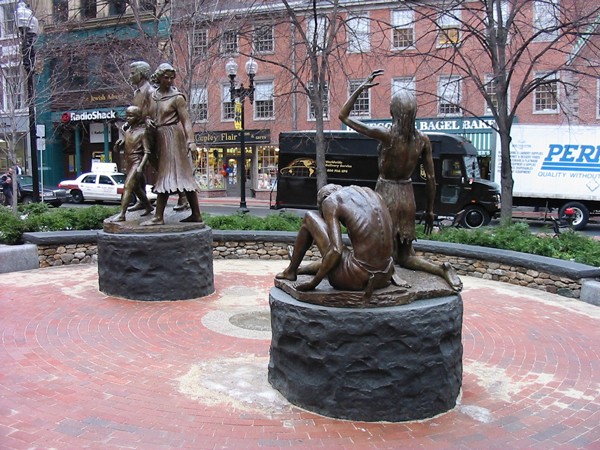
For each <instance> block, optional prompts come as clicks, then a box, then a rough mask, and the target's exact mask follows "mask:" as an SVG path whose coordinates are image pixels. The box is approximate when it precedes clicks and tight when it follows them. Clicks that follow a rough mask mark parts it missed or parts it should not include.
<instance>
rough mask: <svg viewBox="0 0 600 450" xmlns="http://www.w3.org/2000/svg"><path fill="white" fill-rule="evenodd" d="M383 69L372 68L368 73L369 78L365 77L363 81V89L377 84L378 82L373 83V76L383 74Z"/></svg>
mask: <svg viewBox="0 0 600 450" xmlns="http://www.w3.org/2000/svg"><path fill="white" fill-rule="evenodd" d="M383 72H384V71H383V69H378V70H374V71H373V72H371V75H369V78H367V79H366V80H365V82H364V83H363V88H365V89H369V88H372V87H373V86H377V85H378V84H379V83H373V80H374V79H375V78H377V77H378V76H380V75H383Z"/></svg>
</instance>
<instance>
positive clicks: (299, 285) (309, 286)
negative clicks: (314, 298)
mask: <svg viewBox="0 0 600 450" xmlns="http://www.w3.org/2000/svg"><path fill="white" fill-rule="evenodd" d="M293 287H294V289H296V290H297V291H312V290H313V289H315V288H316V287H317V286H315V283H314V281H313V280H311V281H304V282H299V281H297V282H296V283H294V284H293Z"/></svg>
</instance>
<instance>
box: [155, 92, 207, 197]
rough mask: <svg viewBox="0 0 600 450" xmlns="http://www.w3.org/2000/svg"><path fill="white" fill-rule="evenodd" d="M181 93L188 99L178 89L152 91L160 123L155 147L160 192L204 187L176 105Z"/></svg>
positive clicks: (157, 119) (156, 118)
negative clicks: (201, 185) (189, 150)
mask: <svg viewBox="0 0 600 450" xmlns="http://www.w3.org/2000/svg"><path fill="white" fill-rule="evenodd" d="M178 96H181V97H183V99H184V100H185V96H184V95H183V94H182V93H180V92H178V91H176V90H172V91H171V92H169V93H167V94H161V93H160V92H159V91H155V92H154V93H153V95H152V98H153V99H154V101H155V107H156V110H155V115H154V122H155V123H156V126H157V128H156V135H155V139H156V144H155V149H156V152H157V153H158V175H157V178H156V183H155V185H154V190H155V191H156V192H157V193H169V194H170V193H174V192H177V191H180V192H184V191H198V190H200V187H199V186H198V183H197V182H196V179H195V178H194V169H193V167H192V164H191V162H190V158H189V157H188V146H187V141H186V137H185V134H184V132H183V129H182V127H181V125H180V123H179V115H178V113H177V106H176V101H177V97H178Z"/></svg>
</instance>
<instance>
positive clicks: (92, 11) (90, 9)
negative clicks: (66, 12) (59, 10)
mask: <svg viewBox="0 0 600 450" xmlns="http://www.w3.org/2000/svg"><path fill="white" fill-rule="evenodd" d="M81 14H82V15H83V17H84V18H86V19H95V18H96V15H97V14H98V8H97V6H96V0H81Z"/></svg>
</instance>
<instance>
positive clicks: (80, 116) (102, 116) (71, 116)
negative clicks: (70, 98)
mask: <svg viewBox="0 0 600 450" xmlns="http://www.w3.org/2000/svg"><path fill="white" fill-rule="evenodd" d="M116 118H118V114H117V112H116V111H115V110H110V111H73V112H66V113H64V114H63V115H62V116H61V118H60V121H61V122H62V123H69V122H91V121H93V120H111V119H116Z"/></svg>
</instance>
